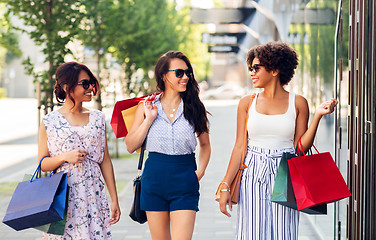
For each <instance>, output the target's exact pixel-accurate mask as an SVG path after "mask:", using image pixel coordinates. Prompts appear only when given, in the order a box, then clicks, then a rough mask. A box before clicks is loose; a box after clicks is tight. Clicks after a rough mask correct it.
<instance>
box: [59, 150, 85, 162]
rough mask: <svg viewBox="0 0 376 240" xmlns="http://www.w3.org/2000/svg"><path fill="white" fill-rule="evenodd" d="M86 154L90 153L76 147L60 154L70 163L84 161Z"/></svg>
mask: <svg viewBox="0 0 376 240" xmlns="http://www.w3.org/2000/svg"><path fill="white" fill-rule="evenodd" d="M86 155H89V153H88V152H86V151H85V150H81V149H75V150H72V151H69V152H65V153H62V154H60V159H61V160H63V161H65V162H69V163H82V162H83V161H84V160H85V157H86Z"/></svg>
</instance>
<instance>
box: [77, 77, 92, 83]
mask: <svg viewBox="0 0 376 240" xmlns="http://www.w3.org/2000/svg"><path fill="white" fill-rule="evenodd" d="M85 80H86V81H90V79H86V78H84V79H81V80H78V82H83V81H85Z"/></svg>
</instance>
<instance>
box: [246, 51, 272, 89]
mask: <svg viewBox="0 0 376 240" xmlns="http://www.w3.org/2000/svg"><path fill="white" fill-rule="evenodd" d="M254 66H256V67H255V68H253V69H252V70H249V74H250V75H251V78H252V82H253V86H254V87H255V88H265V86H267V85H268V84H269V83H270V82H271V81H272V79H273V77H275V73H274V71H269V72H268V71H267V70H266V69H265V67H264V66H263V65H262V64H260V60H259V59H258V58H254V59H253V61H252V66H249V67H254Z"/></svg>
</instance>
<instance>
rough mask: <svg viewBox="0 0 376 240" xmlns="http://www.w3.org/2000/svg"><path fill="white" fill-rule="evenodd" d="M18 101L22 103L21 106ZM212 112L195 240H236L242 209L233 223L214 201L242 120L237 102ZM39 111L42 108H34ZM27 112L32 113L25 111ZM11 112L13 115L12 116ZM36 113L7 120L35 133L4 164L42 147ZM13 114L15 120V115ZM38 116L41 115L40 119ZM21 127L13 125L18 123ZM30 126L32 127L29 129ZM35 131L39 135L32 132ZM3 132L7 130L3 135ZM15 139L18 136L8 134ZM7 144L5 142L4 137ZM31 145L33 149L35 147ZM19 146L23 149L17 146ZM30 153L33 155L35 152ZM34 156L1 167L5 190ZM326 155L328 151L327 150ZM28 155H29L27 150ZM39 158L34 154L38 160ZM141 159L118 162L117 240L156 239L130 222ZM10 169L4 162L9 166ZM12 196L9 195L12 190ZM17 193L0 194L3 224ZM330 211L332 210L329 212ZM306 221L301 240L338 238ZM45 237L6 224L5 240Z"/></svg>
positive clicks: (212, 107)
mask: <svg viewBox="0 0 376 240" xmlns="http://www.w3.org/2000/svg"><path fill="white" fill-rule="evenodd" d="M2 101H3V100H0V111H1V114H2V116H4V115H3V114H4V111H3V106H4V105H3V103H2ZM10 102H12V101H11V100H8V102H7V104H11V105H12V104H14V105H13V107H14V108H15V107H17V109H20V111H21V107H18V106H17V103H14V102H13V103H10ZM16 102H17V101H16ZM33 104H34V103H32V101H31V102H29V103H28V104H25V103H23V104H22V105H27V106H28V107H30V108H32V106H33ZM207 107H208V110H209V112H211V114H212V115H213V116H212V117H210V121H211V125H210V130H211V134H210V139H211V145H212V156H211V160H210V163H209V166H208V168H207V171H206V174H205V177H204V178H203V179H202V181H201V182H200V193H201V197H200V205H199V208H200V211H199V212H198V214H197V220H196V225H195V230H194V235H193V239H194V240H211V239H216V240H231V239H234V236H235V225H236V206H235V207H234V209H233V212H232V217H231V218H228V217H226V216H225V215H223V214H222V213H220V211H219V209H218V203H217V202H216V201H215V200H214V197H215V191H216V188H217V185H218V183H219V182H220V181H221V178H222V177H223V176H224V174H225V171H226V167H227V164H228V160H229V157H230V154H231V150H232V147H233V144H234V139H235V122H236V121H235V118H236V103H235V102H221V101H216V102H211V103H208V104H207ZM9 109H11V107H9V108H8V110H9ZM34 109H36V108H34ZM22 111H27V110H22ZM8 113H9V112H8ZM32 114H34V113H33V111H31V110H30V112H28V117H25V116H24V117H23V118H22V120H23V122H22V121H20V122H17V121H11V120H6V121H7V124H8V127H7V128H6V129H5V128H3V129H2V130H4V131H5V132H7V131H8V132H9V131H12V130H11V129H18V128H20V126H22V127H21V128H23V127H25V128H29V130H26V129H24V130H23V132H24V133H27V132H29V133H30V134H31V135H30V134H24V136H22V135H21V134H20V137H18V138H21V140H16V139H15V138H14V137H12V138H10V140H9V141H6V140H3V141H2V142H0V156H1V161H4V162H6V161H7V160H6V159H7V158H9V157H10V155H12V154H11V153H9V152H7V151H4V149H6V148H7V147H6V146H13V147H14V149H15V150H14V151H17V152H24V149H25V146H32V147H35V149H36V146H37V143H36V127H35V126H36V123H35V125H33V123H30V122H29V121H31V122H32V121H34V120H33V119H30V117H31V116H32ZM7 115H9V116H10V115H12V114H11V113H9V114H7ZM35 116H36V114H35ZM3 119H4V118H3V117H2V118H1V119H0V126H2V123H3ZM13 123H14V124H16V125H17V126H13V125H14V124H13ZM26 126H28V127H26ZM32 129H34V130H32ZM0 131H1V130H0ZM8 136H12V134H8ZM3 139H5V137H4V138H3ZM29 144H30V145H29ZM14 145H17V146H14ZM119 148H120V149H122V151H124V143H123V142H119ZM29 150H30V151H29ZM29 150H28V151H29V156H28V157H25V158H23V159H22V158H21V156H18V159H15V161H16V163H12V164H10V165H8V166H7V167H3V168H1V166H0V176H1V178H0V188H1V189H6V187H7V186H8V185H11V184H13V185H11V186H13V187H15V184H16V183H17V182H18V181H19V180H20V179H22V177H23V174H24V173H30V172H32V171H33V170H34V169H35V167H36V150H35V152H33V151H31V149H29ZM323 150H326V149H323ZM25 152H26V150H25ZM33 154H34V155H33ZM137 158H138V154H134V158H132V159H113V164H114V169H115V174H116V180H117V182H118V184H119V186H120V187H119V201H120V207H121V211H122V216H121V219H120V221H119V222H118V223H117V224H115V225H114V226H113V227H112V233H113V239H114V240H128V239H151V238H150V233H149V230H148V226H147V223H145V224H142V225H141V224H138V223H136V222H133V221H132V220H131V219H130V218H129V217H128V213H129V209H130V207H131V203H132V198H133V190H132V180H133V178H134V177H135V175H136V174H137ZM3 165H4V163H3ZM8 192H9V190H8ZM10 195H11V194H8V195H4V194H1V193H0V219H1V220H2V219H3V217H4V214H5V211H6V207H7V205H8V203H9V200H10V198H11V196H10ZM329 211H331V210H330V209H329ZM300 216H301V220H300V231H299V239H300V240H317V239H333V238H332V235H331V234H330V236H329V235H327V236H326V237H325V238H324V237H322V236H320V235H319V234H318V232H317V231H316V230H315V228H314V227H313V226H314V225H312V223H313V224H314V221H317V218H316V217H313V218H312V216H308V215H306V214H301V215H300ZM331 219H332V218H330V217H329V216H327V217H326V216H320V217H319V220H320V221H328V222H330V221H332V220H331ZM41 235H42V234H41V232H39V231H38V230H34V229H28V230H23V231H20V232H16V231H14V230H13V229H11V228H9V227H8V226H6V225H5V224H0V236H1V239H9V240H12V239H17V240H23V239H25V240H26V239H27V240H31V239H32V240H34V239H41Z"/></svg>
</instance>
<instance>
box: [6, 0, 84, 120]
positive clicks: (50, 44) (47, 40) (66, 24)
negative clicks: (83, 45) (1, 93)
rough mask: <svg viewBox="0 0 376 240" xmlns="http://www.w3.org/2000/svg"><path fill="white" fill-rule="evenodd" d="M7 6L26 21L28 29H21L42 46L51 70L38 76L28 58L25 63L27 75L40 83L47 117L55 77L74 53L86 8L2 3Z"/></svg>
mask: <svg viewBox="0 0 376 240" xmlns="http://www.w3.org/2000/svg"><path fill="white" fill-rule="evenodd" d="M2 1H3V2H5V3H6V4H7V7H8V9H9V13H12V14H14V15H16V16H17V17H19V18H20V19H21V20H23V23H24V25H25V28H17V29H18V30H21V31H23V32H26V33H28V34H29V35H30V38H31V39H32V40H33V41H34V43H35V44H36V45H38V46H41V47H42V53H43V54H44V55H45V57H46V59H45V63H47V65H48V69H47V70H44V71H39V72H36V71H35V70H34V65H33V63H32V62H31V60H30V58H29V57H28V58H27V59H26V60H25V61H24V65H25V69H26V73H27V74H29V75H32V76H33V77H34V82H40V84H41V92H42V93H43V98H42V103H41V105H42V107H43V108H44V111H45V113H48V112H49V110H50V111H52V110H53V107H54V103H53V90H54V83H55V81H54V74H55V71H56V68H57V67H58V66H59V65H60V64H62V63H63V62H64V57H65V56H66V55H67V54H68V53H71V51H70V50H69V49H68V48H67V44H68V43H69V42H70V41H71V40H72V38H73V37H75V36H76V35H77V33H78V30H79V28H78V27H79V24H80V22H81V18H82V13H81V11H80V10H81V9H82V5H81V3H80V2H77V1H76V0H64V1H60V0H39V1H36V0H22V1H14V0H2Z"/></svg>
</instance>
